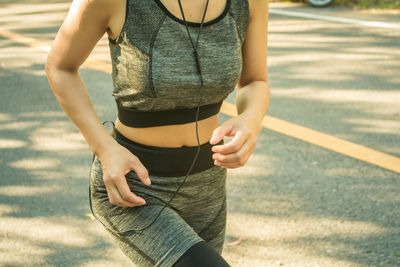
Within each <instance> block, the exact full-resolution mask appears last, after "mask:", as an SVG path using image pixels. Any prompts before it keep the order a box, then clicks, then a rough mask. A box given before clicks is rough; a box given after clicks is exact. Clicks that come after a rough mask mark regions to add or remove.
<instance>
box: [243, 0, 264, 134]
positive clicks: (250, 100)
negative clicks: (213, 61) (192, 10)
mask: <svg viewBox="0 0 400 267" xmlns="http://www.w3.org/2000/svg"><path fill="white" fill-rule="evenodd" d="M249 3H250V22H249V25H248V29H247V32H246V39H245V41H244V44H243V47H242V55H243V68H242V73H241V76H240V79H239V82H238V87H237V93H236V109H237V112H238V114H240V115H241V116H246V117H247V118H248V119H249V122H252V124H253V130H254V131H255V132H256V134H258V133H259V132H260V131H261V129H262V120H263V119H264V116H265V114H266V113H267V110H268V106H269V103H270V88H269V85H268V72H267V51H268V50H267V46H268V44H267V43H268V37H267V36H268V1H267V0H249Z"/></svg>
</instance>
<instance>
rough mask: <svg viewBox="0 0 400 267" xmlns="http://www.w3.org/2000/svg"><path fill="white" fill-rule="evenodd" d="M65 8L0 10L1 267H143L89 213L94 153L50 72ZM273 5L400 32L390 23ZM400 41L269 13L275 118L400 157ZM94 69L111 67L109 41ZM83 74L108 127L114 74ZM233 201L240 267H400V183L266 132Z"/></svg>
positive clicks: (386, 173) (5, 4)
mask: <svg viewBox="0 0 400 267" xmlns="http://www.w3.org/2000/svg"><path fill="white" fill-rule="evenodd" d="M69 6H70V1H54V0H53V1H46V3H45V4H43V1H23V0H20V1H1V3H0V88H1V90H0V92H1V97H0V265H1V266H85V267H88V266H134V265H132V264H131V263H130V262H129V260H128V258H127V257H125V256H124V255H123V254H122V252H121V251H120V250H119V248H118V247H116V245H115V244H114V243H113V242H112V240H111V238H110V237H109V235H108V233H107V232H106V231H105V230H104V229H103V228H102V225H100V223H98V222H97V221H93V220H92V219H91V218H90V216H88V215H87V214H89V213H90V209H89V205H88V174H89V165H90V161H91V156H92V155H91V153H90V150H89V148H88V146H87V144H86V143H85V141H84V139H83V138H82V136H81V135H80V134H79V132H78V130H77V129H76V128H75V126H74V125H73V123H72V122H71V121H70V120H69V118H68V117H67V116H66V115H65V113H64V112H63V110H62V109H61V107H60V106H59V104H58V102H57V101H56V99H55V97H54V95H53V93H52V91H51V89H50V87H49V84H48V82H47V78H46V76H45V73H44V62H45V59H46V54H47V52H46V46H49V45H50V44H51V42H52V40H53V39H54V37H55V34H56V32H57V30H58V28H59V26H60V25H61V23H62V21H63V19H64V17H65V15H66V13H67V11H68V8H69ZM270 8H271V10H272V9H273V8H275V9H276V10H278V9H279V10H286V11H288V10H289V11H296V12H303V13H306V14H322V15H324V16H332V17H341V18H351V19H358V20H363V21H365V20H367V21H380V22H385V23H390V24H392V25H400V16H399V15H400V13H394V12H377V11H368V12H367V11H352V10H350V9H348V8H343V7H330V8H326V9H314V8H310V7H307V6H304V5H299V4H270ZM4 30H7V32H5V31H4ZM10 32H11V33H14V34H15V35H10V34H9V33H10ZM21 36H23V37H29V38H32V39H22V38H21ZM36 41H37V42H36ZM399 44H400V31H399V30H398V29H393V28H385V27H370V26H363V25H358V24H354V23H353V24H352V23H338V22H334V21H329V20H318V19H312V18H304V17H301V16H292V15H282V14H277V13H273V12H271V13H270V22H269V42H268V74H269V84H270V87H271V93H272V97H271V105H270V107H269V110H268V113H267V114H268V115H270V116H273V117H276V118H280V119H283V120H286V121H289V122H292V123H295V124H297V125H301V126H304V127H308V128H311V129H314V130H317V131H319V132H321V133H325V134H329V135H332V136H335V137H338V138H341V139H343V140H347V141H351V142H354V143H356V144H359V145H362V146H366V147H369V148H373V149H375V150H377V151H380V152H383V153H386V154H388V155H392V156H395V157H400V78H399V77H400V76H399V74H400V52H399V51H400V50H399ZM42 45H44V46H42ZM91 58H92V59H94V60H98V61H101V62H104V63H105V64H109V63H110V59H109V50H108V44H107V38H106V35H105V36H104V37H103V39H102V40H101V41H100V42H99V43H98V45H97V46H96V48H95V50H94V51H93V53H92V55H91ZM80 74H81V76H82V78H83V80H84V81H85V83H86V85H87V87H88V90H89V92H90V95H91V97H92V101H93V103H94V104H95V107H96V111H97V112H98V114H99V116H100V117H101V119H102V120H103V121H104V120H113V119H114V118H115V116H116V106H115V102H114V100H113V99H112V96H111V91H112V80H111V76H110V75H109V73H107V72H105V71H101V70H98V69H97V70H96V69H93V68H90V67H82V68H81V69H80ZM227 101H228V102H230V103H235V93H234V92H233V93H232V94H231V95H230V96H229V97H228V99H227ZM228 118H229V117H228V115H226V114H224V113H220V121H221V122H222V121H224V120H226V119H228ZM227 141H229V139H228V138H226V142H227ZM227 190H228V226H227V227H228V228H227V242H228V241H231V240H233V239H235V238H237V237H240V238H242V241H241V243H240V244H238V245H235V246H228V245H226V246H225V247H224V251H223V256H224V258H226V260H227V261H228V262H229V263H230V264H231V265H232V266H280V265H283V266H399V265H400V208H399V204H400V174H399V173H396V172H394V171H391V170H388V169H385V168H382V167H378V166H376V165H374V164H371V163H367V162H364V161H361V160H358V159H355V158H354V157H352V156H351V155H350V156H349V155H344V154H340V153H337V152H334V151H332V150H330V149H326V148H322V147H320V146H316V145H313V144H310V143H309V142H305V141H303V140H300V139H296V138H292V137H289V136H287V135H285V134H281V133H278V132H275V131H272V130H270V129H268V128H265V129H263V131H262V132H261V133H260V134H259V136H258V137H257V147H256V150H255V151H254V153H253V155H252V156H251V157H250V159H249V161H248V163H247V165H246V166H244V167H242V168H238V169H228V184H227Z"/></svg>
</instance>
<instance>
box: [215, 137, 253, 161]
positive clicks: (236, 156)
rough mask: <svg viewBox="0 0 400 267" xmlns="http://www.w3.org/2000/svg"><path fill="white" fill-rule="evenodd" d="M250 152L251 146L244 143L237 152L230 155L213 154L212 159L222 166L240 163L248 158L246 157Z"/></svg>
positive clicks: (248, 143)
mask: <svg viewBox="0 0 400 267" xmlns="http://www.w3.org/2000/svg"><path fill="white" fill-rule="evenodd" d="M251 152H252V144H251V143H250V142H246V143H245V144H244V145H243V146H242V147H241V148H240V150H239V151H237V152H235V153H230V154H221V153H214V154H213V156H212V158H213V159H214V160H217V161H219V162H221V163H222V164H227V163H235V162H236V163H240V162H241V161H244V159H246V158H248V155H249V154H251Z"/></svg>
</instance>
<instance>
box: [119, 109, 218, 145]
mask: <svg viewBox="0 0 400 267" xmlns="http://www.w3.org/2000/svg"><path fill="white" fill-rule="evenodd" d="M197 124H198V135H199V142H200V145H202V144H205V143H207V142H209V141H210V139H211V136H212V133H213V131H214V129H215V128H217V127H218V126H219V122H218V114H215V115H214V116H211V117H208V118H206V119H203V120H199V121H198V122H197ZM115 128H116V129H117V130H118V131H119V132H120V133H121V134H122V135H124V136H125V137H126V138H128V139H130V140H132V141H134V142H136V143H141V144H144V145H149V146H157V147H171V148H179V147H183V146H186V147H190V146H197V145H198V142H197V136H196V122H195V121H194V122H191V123H185V124H174V125H164V126H154V127H143V128H135V127H131V126H127V125H124V124H123V123H121V122H120V121H119V119H118V117H117V118H116V120H115Z"/></svg>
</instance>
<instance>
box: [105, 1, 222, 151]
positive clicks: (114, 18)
mask: <svg viewBox="0 0 400 267" xmlns="http://www.w3.org/2000/svg"><path fill="white" fill-rule="evenodd" d="M126 1H127V0H121V1H115V5H116V8H115V9H114V11H112V12H113V13H112V14H111V16H110V17H111V19H110V23H109V29H108V31H107V33H108V36H109V38H111V39H115V38H116V37H117V36H119V34H120V32H121V30H122V29H123V26H124V18H125V12H126ZM160 2H162V4H163V5H164V6H165V8H167V9H168V11H169V12H170V13H171V14H172V15H173V16H175V17H177V18H179V19H181V20H183V18H182V16H181V12H180V8H179V4H178V1H177V0H176V1H175V0H160ZM227 2H228V0H223V1H212V0H210V1H209V4H208V7H207V12H206V16H205V18H204V22H207V21H211V20H213V19H215V18H217V17H218V16H220V15H221V13H223V12H224V10H225V7H226V4H227ZM181 3H182V8H183V11H184V15H185V19H186V21H190V22H196V23H200V22H201V19H202V15H203V12H204V7H205V3H206V0H204V1H191V0H190V1H189V0H182V1H181ZM196 36H197V34H196ZM200 36H201V35H200ZM193 41H194V42H195V40H193ZM218 125H219V121H218V114H215V115H213V116H211V117H208V118H206V119H203V120H199V121H198V134H199V142H200V144H204V143H206V142H208V141H209V140H210V138H211V136H212V133H213V131H214V129H215V128H217V127H218ZM115 127H116V128H117V130H119V131H120V132H121V133H122V134H123V135H124V136H126V137H127V138H129V139H131V140H133V141H136V142H139V143H142V144H146V145H152V146H162V147H181V146H197V144H198V143H197V137H196V122H195V121H194V122H190V123H185V124H175V125H163V126H154V127H144V128H136V127H131V126H127V125H124V124H122V123H121V122H120V121H119V119H118V118H117V119H116V120H115Z"/></svg>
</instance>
